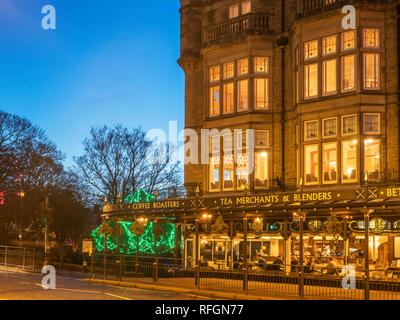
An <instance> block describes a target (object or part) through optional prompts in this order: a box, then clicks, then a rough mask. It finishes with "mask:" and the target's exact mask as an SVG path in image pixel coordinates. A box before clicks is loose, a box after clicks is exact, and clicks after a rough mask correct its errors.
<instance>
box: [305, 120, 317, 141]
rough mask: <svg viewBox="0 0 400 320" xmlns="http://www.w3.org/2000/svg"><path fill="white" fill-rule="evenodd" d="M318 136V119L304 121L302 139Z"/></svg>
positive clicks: (311, 138)
mask: <svg viewBox="0 0 400 320" xmlns="http://www.w3.org/2000/svg"><path fill="white" fill-rule="evenodd" d="M317 138H318V121H306V122H304V140H313V139H317Z"/></svg>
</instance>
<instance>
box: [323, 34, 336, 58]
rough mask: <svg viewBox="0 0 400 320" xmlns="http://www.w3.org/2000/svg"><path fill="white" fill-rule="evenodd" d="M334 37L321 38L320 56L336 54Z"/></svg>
mask: <svg viewBox="0 0 400 320" xmlns="http://www.w3.org/2000/svg"><path fill="white" fill-rule="evenodd" d="M336 39H337V37H336V35H334V36H329V37H325V38H322V54H323V55H324V56H327V55H330V54H334V53H336V51H337V50H336V41H337V40H336Z"/></svg>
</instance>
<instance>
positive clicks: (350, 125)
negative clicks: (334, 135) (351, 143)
mask: <svg viewBox="0 0 400 320" xmlns="http://www.w3.org/2000/svg"><path fill="white" fill-rule="evenodd" d="M356 133H357V115H355V114H352V115H348V116H343V117H342V135H353V134H356Z"/></svg>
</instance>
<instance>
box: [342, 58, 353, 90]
mask: <svg viewBox="0 0 400 320" xmlns="http://www.w3.org/2000/svg"><path fill="white" fill-rule="evenodd" d="M341 63H342V91H350V90H354V89H355V88H356V78H355V74H356V56H355V55H350V56H344V57H342V58H341Z"/></svg>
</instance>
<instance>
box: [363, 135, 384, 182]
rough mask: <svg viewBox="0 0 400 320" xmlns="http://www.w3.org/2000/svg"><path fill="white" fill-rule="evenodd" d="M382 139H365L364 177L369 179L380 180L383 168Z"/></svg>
mask: <svg viewBox="0 0 400 320" xmlns="http://www.w3.org/2000/svg"><path fill="white" fill-rule="evenodd" d="M380 148H381V146H380V140H378V139H366V140H364V172H365V175H364V178H365V179H366V180H368V181H371V180H372V181H373V180H378V179H379V172H380V170H381V151H380Z"/></svg>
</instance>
